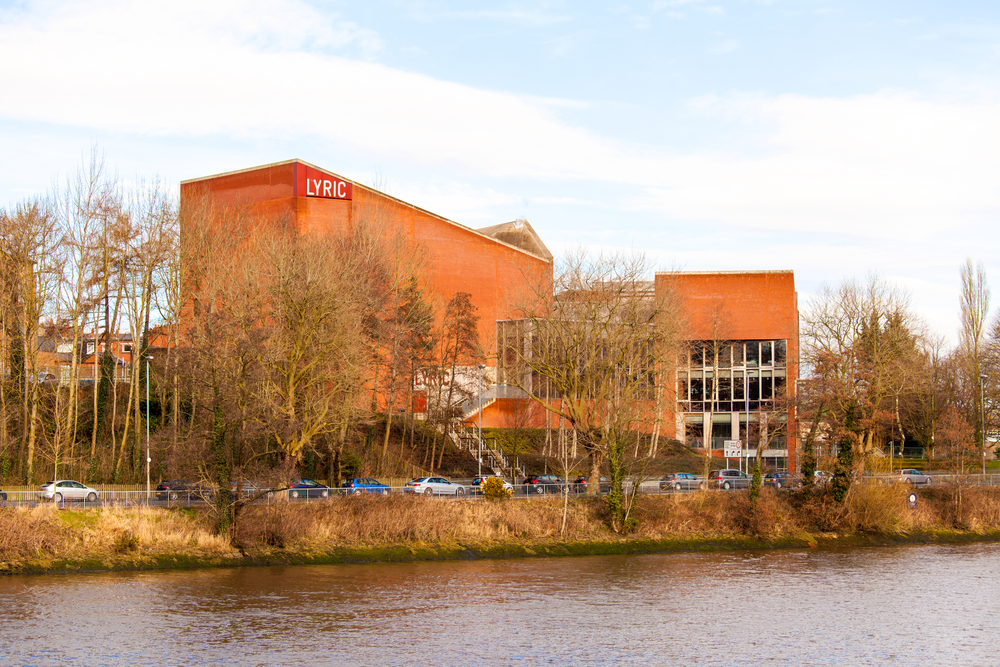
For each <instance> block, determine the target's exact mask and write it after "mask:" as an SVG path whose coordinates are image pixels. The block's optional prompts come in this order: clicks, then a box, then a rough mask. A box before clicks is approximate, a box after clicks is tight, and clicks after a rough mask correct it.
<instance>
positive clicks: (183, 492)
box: [153, 479, 214, 502]
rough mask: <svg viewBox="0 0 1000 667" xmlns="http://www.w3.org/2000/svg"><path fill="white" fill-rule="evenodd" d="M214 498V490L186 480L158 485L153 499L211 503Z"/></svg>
mask: <svg viewBox="0 0 1000 667" xmlns="http://www.w3.org/2000/svg"><path fill="white" fill-rule="evenodd" d="M213 496H214V493H213V492H212V489H210V488H208V487H207V486H202V485H201V484H200V483H198V482H189V481H188V480H185V479H172V480H169V481H166V482H160V483H159V484H157V485H156V492H155V493H154V494H153V497H154V498H156V499H157V500H187V501H191V500H204V501H206V502H207V501H210V500H211V499H212V498H213Z"/></svg>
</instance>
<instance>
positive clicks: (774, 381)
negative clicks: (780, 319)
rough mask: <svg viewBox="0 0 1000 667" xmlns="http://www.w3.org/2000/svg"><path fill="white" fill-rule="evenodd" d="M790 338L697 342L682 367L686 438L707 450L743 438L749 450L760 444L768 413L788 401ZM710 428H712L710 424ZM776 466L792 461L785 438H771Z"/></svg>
mask: <svg viewBox="0 0 1000 667" xmlns="http://www.w3.org/2000/svg"><path fill="white" fill-rule="evenodd" d="M787 351H788V343H787V341H785V340H736V341H693V342H692V343H690V344H689V345H688V347H687V349H686V350H685V351H684V352H682V353H681V354H680V357H679V358H678V368H677V407H678V414H679V416H680V415H683V416H682V418H681V419H679V420H678V421H679V426H683V430H684V434H683V440H684V442H685V443H687V444H688V445H689V446H691V447H696V448H703V447H704V446H705V444H706V442H705V435H706V429H708V428H710V431H709V432H710V436H709V439H708V443H707V444H708V446H710V447H711V449H712V450H722V449H723V446H724V443H725V441H726V440H742V442H743V447H744V451H745V450H747V449H750V450H753V449H755V446H756V443H757V442H759V440H760V433H759V423H760V419H761V417H760V413H761V412H762V411H771V410H773V407H774V404H775V401H776V400H782V399H785V398H786V397H787V393H788V392H787V389H788V384H787V378H788V367H787ZM709 425H710V426H709ZM767 442H768V444H767V450H768V451H769V452H772V453H773V454H774V456H772V457H768V463H769V464H770V465H772V466H775V465H777V466H778V467H780V466H781V464H782V462H783V461H785V460H786V457H787V451H786V448H787V444H786V439H785V437H784V435H781V436H774V435H771V436H769V437H768V438H767Z"/></svg>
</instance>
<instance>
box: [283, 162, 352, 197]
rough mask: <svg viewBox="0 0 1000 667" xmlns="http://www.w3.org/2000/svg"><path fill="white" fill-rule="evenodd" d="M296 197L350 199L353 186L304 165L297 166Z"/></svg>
mask: <svg viewBox="0 0 1000 667" xmlns="http://www.w3.org/2000/svg"><path fill="white" fill-rule="evenodd" d="M295 196H296V197H323V198H324V199H350V198H351V184H350V183H348V182H347V181H343V180H341V179H339V178H335V177H333V176H330V175H329V174H324V173H323V172H322V171H320V170H319V169H313V168H312V167H307V166H305V165H304V164H296V165H295Z"/></svg>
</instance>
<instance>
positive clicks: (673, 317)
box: [508, 252, 680, 531]
mask: <svg viewBox="0 0 1000 667" xmlns="http://www.w3.org/2000/svg"><path fill="white" fill-rule="evenodd" d="M650 273H651V272H650V267H649V265H648V263H647V261H646V259H645V257H643V256H641V255H601V256H597V257H591V256H588V255H586V254H585V253H583V252H577V253H574V254H570V255H568V256H567V257H566V259H565V260H564V261H563V262H561V263H560V264H559V266H558V268H557V272H556V275H555V277H554V290H553V291H552V292H549V291H548V285H547V284H542V285H540V286H539V288H538V290H537V292H536V296H537V300H536V301H535V302H534V303H531V304H528V305H527V306H526V307H525V308H524V310H523V313H522V314H523V320H522V321H523V324H522V328H523V330H524V336H523V337H524V340H523V343H522V344H521V345H519V346H518V347H517V350H518V356H519V360H520V364H519V366H518V368H524V369H526V372H525V373H524V375H523V376H521V377H513V378H510V377H509V376H508V378H509V380H513V381H514V383H515V384H518V385H519V386H520V387H521V388H522V389H524V390H525V391H527V392H528V393H529V394H530V395H531V397H532V398H533V399H534V400H535V401H536V402H538V403H539V405H541V406H542V407H544V408H545V409H546V410H549V411H551V412H553V413H555V414H556V415H557V416H558V417H560V418H561V419H564V420H565V421H566V422H567V423H568V424H569V425H570V427H571V428H572V430H573V431H574V432H575V434H576V436H577V437H578V438H579V441H580V443H581V444H582V446H583V448H584V450H585V451H586V453H587V455H588V456H589V458H590V480H591V485H590V489H588V492H590V493H594V492H596V489H597V486H596V485H597V482H598V480H600V473H601V466H602V464H603V463H607V465H608V468H609V474H610V479H611V491H610V493H609V494H608V505H609V510H610V514H611V527H612V528H613V529H614V530H617V531H620V530H624V529H625V528H626V526H627V524H628V520H629V513H630V509H631V505H630V504H629V503H627V501H626V499H625V495H624V491H623V482H624V478H625V474H626V471H627V468H626V461H627V458H628V455H629V453H630V452H631V451H632V447H631V445H632V442H633V441H632V439H633V438H634V437H635V434H636V433H638V432H645V433H648V432H651V431H652V430H653V425H654V424H655V423H656V422H657V420H658V419H659V418H660V417H659V415H657V414H656V406H657V405H658V401H657V398H656V396H657V388H658V386H659V385H660V384H662V383H664V382H665V381H666V378H667V377H668V375H669V372H668V371H667V369H669V368H671V362H673V361H674V359H675V358H676V349H677V348H676V346H677V341H678V337H679V331H678V330H677V322H678V321H679V319H680V318H679V317H677V315H678V313H679V308H678V305H677V303H676V300H675V298H674V297H673V294H670V293H661V294H655V293H654V291H653V289H652V285H651V282H650V281H649V274H650ZM536 380H537V382H536ZM545 383H548V384H550V385H551V390H552V391H551V393H550V395H551V396H558V398H559V400H558V402H557V401H554V400H546V399H545V398H544V397H545V396H546V395H547V393H548V392H546V391H545V390H544V387H543V385H544V384H545ZM633 497H634V496H633Z"/></svg>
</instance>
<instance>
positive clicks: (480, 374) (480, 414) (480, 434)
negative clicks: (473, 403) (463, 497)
mask: <svg viewBox="0 0 1000 667" xmlns="http://www.w3.org/2000/svg"><path fill="white" fill-rule="evenodd" d="M484 368H486V364H479V410H478V412H479V456H478V457H476V458H477V459H478V460H479V476H480V477H482V476H483V369H484ZM480 483H482V482H480Z"/></svg>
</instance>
